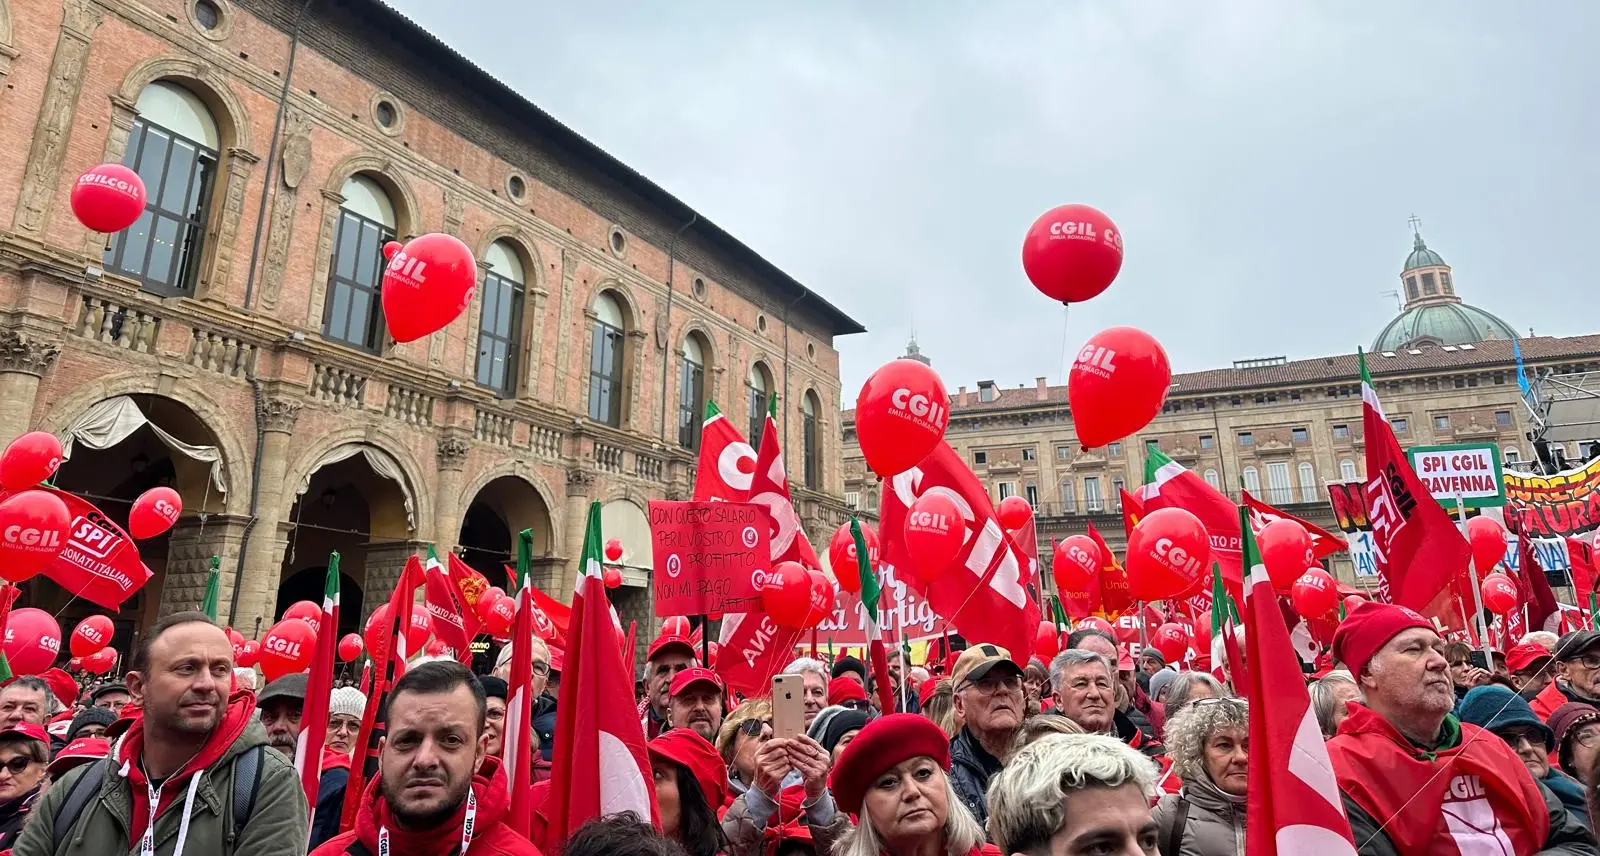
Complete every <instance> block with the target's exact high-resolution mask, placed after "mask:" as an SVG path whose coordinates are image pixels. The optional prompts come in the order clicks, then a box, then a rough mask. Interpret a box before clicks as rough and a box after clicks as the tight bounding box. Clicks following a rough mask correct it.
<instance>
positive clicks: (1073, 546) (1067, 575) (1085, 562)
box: [1050, 535, 1103, 591]
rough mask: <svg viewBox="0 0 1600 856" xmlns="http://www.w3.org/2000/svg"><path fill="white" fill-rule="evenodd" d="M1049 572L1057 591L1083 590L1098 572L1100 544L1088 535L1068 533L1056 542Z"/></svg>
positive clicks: (1100, 561) (1100, 562) (1101, 559)
mask: <svg viewBox="0 0 1600 856" xmlns="http://www.w3.org/2000/svg"><path fill="white" fill-rule="evenodd" d="M1053 559H1054V560H1053V561H1052V562H1051V563H1050V572H1051V573H1052V574H1053V575H1054V576H1055V578H1056V589H1057V590H1059V591H1084V590H1085V589H1087V588H1089V584H1090V583H1092V582H1094V575H1095V574H1097V573H1099V572H1100V566H1101V564H1102V562H1103V558H1102V557H1101V555H1100V545H1099V544H1096V543H1095V541H1094V539H1093V538H1090V537H1089V536H1088V535H1069V536H1067V537H1066V538H1063V539H1061V541H1060V542H1059V543H1057V544H1056V552H1055V556H1054V557H1053Z"/></svg>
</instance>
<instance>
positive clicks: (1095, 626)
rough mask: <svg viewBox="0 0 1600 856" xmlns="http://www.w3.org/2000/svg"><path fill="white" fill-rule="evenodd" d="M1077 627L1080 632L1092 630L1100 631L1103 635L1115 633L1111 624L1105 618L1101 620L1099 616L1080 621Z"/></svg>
mask: <svg viewBox="0 0 1600 856" xmlns="http://www.w3.org/2000/svg"><path fill="white" fill-rule="evenodd" d="M1076 627H1077V629H1079V630H1091V629H1092V630H1098V631H1100V632H1101V633H1111V632H1113V629H1112V627H1111V622H1109V621H1107V620H1105V619H1104V618H1100V617H1099V616H1095V615H1091V616H1089V617H1088V618H1084V619H1080V620H1079V621H1078V622H1077V623H1076Z"/></svg>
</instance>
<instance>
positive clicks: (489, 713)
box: [483, 707, 506, 722]
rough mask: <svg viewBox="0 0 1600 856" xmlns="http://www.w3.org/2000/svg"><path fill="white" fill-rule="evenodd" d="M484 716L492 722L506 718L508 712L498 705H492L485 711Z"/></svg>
mask: <svg viewBox="0 0 1600 856" xmlns="http://www.w3.org/2000/svg"><path fill="white" fill-rule="evenodd" d="M483 718H484V719H488V720H490V721H492V722H499V721H500V720H502V719H505V718H506V712H505V711H504V710H501V709H500V708H498V707H491V708H489V709H488V710H486V711H484V714H483Z"/></svg>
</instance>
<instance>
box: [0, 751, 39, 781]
mask: <svg viewBox="0 0 1600 856" xmlns="http://www.w3.org/2000/svg"><path fill="white" fill-rule="evenodd" d="M32 763H33V759H32V758H29V757H28V756H26V755H17V756H16V757H14V758H12V759H11V760H9V761H0V770H4V771H6V772H7V773H10V774H11V776H12V778H16V777H17V776H20V775H22V771H23V770H26V769H28V766H29V765H30V764H32Z"/></svg>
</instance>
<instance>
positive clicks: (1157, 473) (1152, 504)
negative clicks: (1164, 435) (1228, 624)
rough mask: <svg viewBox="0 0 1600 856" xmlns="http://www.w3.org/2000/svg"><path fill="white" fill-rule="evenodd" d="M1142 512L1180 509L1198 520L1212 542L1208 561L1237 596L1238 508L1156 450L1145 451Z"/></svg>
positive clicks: (1217, 491)
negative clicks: (1219, 572) (1218, 570)
mask: <svg viewBox="0 0 1600 856" xmlns="http://www.w3.org/2000/svg"><path fill="white" fill-rule="evenodd" d="M1141 499H1142V500H1143V508H1144V509H1145V510H1146V511H1155V510H1156V509H1159V508H1182V509H1184V510H1186V511H1188V512H1190V513H1191V514H1193V515H1194V516H1196V517H1198V518H1200V522H1201V523H1204V524H1205V527H1206V535H1207V536H1209V537H1210V539H1211V559H1212V561H1214V562H1216V563H1217V565H1218V566H1220V567H1221V568H1222V580H1223V582H1224V583H1226V584H1227V589H1228V591H1229V593H1231V594H1234V595H1237V594H1238V592H1239V586H1240V584H1241V580H1243V578H1244V573H1243V571H1241V570H1240V564H1239V563H1240V559H1239V507H1238V506H1237V505H1234V504H1233V500H1231V499H1229V498H1228V497H1227V496H1225V495H1224V494H1223V493H1222V492H1221V491H1219V490H1217V489H1216V488H1214V487H1212V486H1211V484H1210V483H1209V482H1207V481H1206V480H1205V479H1203V478H1201V477H1200V476H1198V475H1196V474H1195V473H1194V472H1193V471H1192V470H1190V469H1189V468H1188V467H1185V466H1184V465H1182V464H1180V463H1178V462H1177V461H1174V460H1173V459H1171V458H1169V457H1167V456H1166V454H1165V453H1163V452H1162V451H1161V450H1160V449H1159V448H1156V447H1155V446H1150V447H1148V448H1147V449H1146V450H1145V462H1144V490H1143V496H1142V497H1141Z"/></svg>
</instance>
